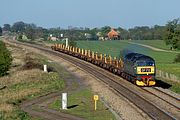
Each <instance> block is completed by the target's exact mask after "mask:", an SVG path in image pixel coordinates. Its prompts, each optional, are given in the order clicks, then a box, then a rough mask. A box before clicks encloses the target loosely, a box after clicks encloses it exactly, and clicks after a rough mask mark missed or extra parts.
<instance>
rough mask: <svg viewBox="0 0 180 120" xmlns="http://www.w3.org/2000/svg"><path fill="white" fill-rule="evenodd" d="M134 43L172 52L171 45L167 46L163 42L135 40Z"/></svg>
mask: <svg viewBox="0 0 180 120" xmlns="http://www.w3.org/2000/svg"><path fill="white" fill-rule="evenodd" d="M132 42H135V43H140V44H144V45H150V46H152V47H156V48H159V49H164V50H170V47H171V46H170V45H166V43H165V42H164V41H163V40H133V41H132Z"/></svg>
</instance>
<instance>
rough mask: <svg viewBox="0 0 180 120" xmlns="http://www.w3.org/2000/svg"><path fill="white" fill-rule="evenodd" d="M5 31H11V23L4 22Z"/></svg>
mask: <svg viewBox="0 0 180 120" xmlns="http://www.w3.org/2000/svg"><path fill="white" fill-rule="evenodd" d="M3 31H11V25H10V24H4V27H3Z"/></svg>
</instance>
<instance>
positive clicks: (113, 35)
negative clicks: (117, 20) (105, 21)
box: [107, 29, 120, 40]
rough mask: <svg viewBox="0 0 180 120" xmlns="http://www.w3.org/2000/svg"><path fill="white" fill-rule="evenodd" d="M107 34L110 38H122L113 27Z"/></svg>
mask: <svg viewBox="0 0 180 120" xmlns="http://www.w3.org/2000/svg"><path fill="white" fill-rule="evenodd" d="M107 36H108V38H109V39H110V40H118V39H119V38H120V34H119V33H118V32H117V31H115V30H114V29H111V31H110V32H109V33H108V34H107Z"/></svg>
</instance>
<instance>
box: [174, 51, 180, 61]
mask: <svg viewBox="0 0 180 120" xmlns="http://www.w3.org/2000/svg"><path fill="white" fill-rule="evenodd" d="M174 62H176V63H178V62H180V53H179V54H178V55H177V56H176V58H175V59H174Z"/></svg>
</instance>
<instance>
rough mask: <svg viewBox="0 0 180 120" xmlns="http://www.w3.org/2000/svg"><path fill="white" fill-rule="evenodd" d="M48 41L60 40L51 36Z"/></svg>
mask: <svg viewBox="0 0 180 120" xmlns="http://www.w3.org/2000/svg"><path fill="white" fill-rule="evenodd" d="M48 39H49V40H51V41H57V40H59V39H58V38H57V37H54V36H53V35H52V34H50V35H49V37H48Z"/></svg>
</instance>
